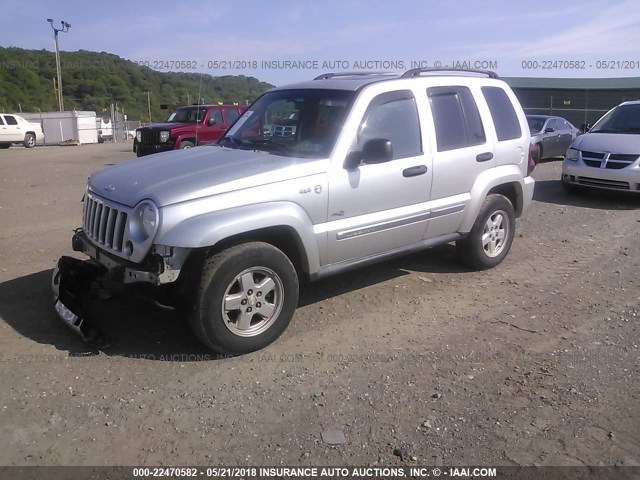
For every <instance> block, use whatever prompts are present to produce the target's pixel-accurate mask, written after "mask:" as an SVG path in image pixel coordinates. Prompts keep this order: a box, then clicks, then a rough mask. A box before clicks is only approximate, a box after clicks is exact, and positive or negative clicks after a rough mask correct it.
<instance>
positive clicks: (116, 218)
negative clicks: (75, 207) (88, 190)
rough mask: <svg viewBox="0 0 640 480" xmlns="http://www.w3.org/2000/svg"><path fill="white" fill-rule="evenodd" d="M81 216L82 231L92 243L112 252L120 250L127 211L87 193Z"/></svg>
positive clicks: (122, 243)
mask: <svg viewBox="0 0 640 480" xmlns="http://www.w3.org/2000/svg"><path fill="white" fill-rule="evenodd" d="M83 217H84V218H83V221H82V225H83V227H84V232H85V234H86V235H87V236H88V237H89V238H90V239H91V240H92V241H93V242H94V243H96V244H99V245H102V246H104V247H105V248H106V249H108V250H111V251H114V252H122V247H123V245H124V236H125V230H126V226H127V212H125V211H123V210H121V209H120V208H118V207H116V206H113V205H108V204H106V203H105V202H104V201H102V200H98V199H97V198H95V197H93V196H91V195H90V194H87V195H86V196H85V204H84V207H83Z"/></svg>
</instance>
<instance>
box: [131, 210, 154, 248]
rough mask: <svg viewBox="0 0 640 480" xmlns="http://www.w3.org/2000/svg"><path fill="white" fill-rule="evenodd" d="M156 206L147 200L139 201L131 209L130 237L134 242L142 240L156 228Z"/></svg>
mask: <svg viewBox="0 0 640 480" xmlns="http://www.w3.org/2000/svg"><path fill="white" fill-rule="evenodd" d="M158 218H159V215H158V208H157V207H156V206H155V205H154V204H153V203H151V202H150V201H149V200H145V201H143V202H141V203H139V204H138V205H137V206H136V208H135V209H134V210H133V218H132V219H131V223H130V224H129V231H130V234H131V237H132V239H133V240H135V241H136V242H144V241H145V240H146V239H148V238H149V237H150V236H152V235H154V234H155V233H156V230H157V229H158Z"/></svg>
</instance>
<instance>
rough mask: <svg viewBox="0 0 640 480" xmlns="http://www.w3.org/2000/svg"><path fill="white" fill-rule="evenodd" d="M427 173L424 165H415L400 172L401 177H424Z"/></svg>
mask: <svg viewBox="0 0 640 480" xmlns="http://www.w3.org/2000/svg"><path fill="white" fill-rule="evenodd" d="M425 173H427V166H426V165H416V166H415V167H409V168H405V169H404V170H403V171H402V176H403V177H417V176H418V175H424V174H425Z"/></svg>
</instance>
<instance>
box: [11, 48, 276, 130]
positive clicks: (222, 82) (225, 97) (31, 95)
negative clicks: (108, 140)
mask: <svg viewBox="0 0 640 480" xmlns="http://www.w3.org/2000/svg"><path fill="white" fill-rule="evenodd" d="M60 64H61V66H62V92H63V95H64V108H65V110H74V109H75V110H89V111H95V112H96V113H97V114H98V115H108V114H109V106H110V105H111V104H116V103H117V105H118V109H119V111H121V112H122V111H124V113H125V114H127V116H128V118H129V119H131V120H141V121H143V122H145V121H148V120H149V112H148V100H150V102H149V103H150V104H151V119H152V121H154V122H155V121H161V120H164V119H165V118H166V117H167V115H168V112H167V110H164V109H162V108H161V105H169V106H171V105H176V104H188V103H198V101H199V99H200V100H201V101H204V102H205V103H218V102H223V103H240V104H245V103H246V102H252V101H253V100H254V99H255V98H256V97H258V96H259V95H260V94H262V93H263V92H265V91H266V90H268V89H270V88H272V87H273V85H270V84H268V83H265V82H261V81H259V80H258V79H257V78H254V77H247V76H244V75H225V76H219V77H214V76H211V75H208V74H201V73H195V72H194V73H182V72H160V71H157V70H153V69H152V68H150V67H147V66H145V65H140V64H138V63H135V62H132V61H129V60H125V59H123V58H121V57H119V56H117V55H113V54H110V53H107V52H99V53H98V52H90V51H87V50H79V51H77V52H60ZM55 77H56V63H55V54H54V53H53V52H50V51H47V50H27V49H22V48H13V47H10V48H3V47H0V111H4V112H14V113H15V112H19V111H23V112H37V111H43V112H46V111H55V110H57V109H58V105H57V97H56V93H55V88H56V85H55V80H54V79H55ZM147 92H149V93H148V94H147Z"/></svg>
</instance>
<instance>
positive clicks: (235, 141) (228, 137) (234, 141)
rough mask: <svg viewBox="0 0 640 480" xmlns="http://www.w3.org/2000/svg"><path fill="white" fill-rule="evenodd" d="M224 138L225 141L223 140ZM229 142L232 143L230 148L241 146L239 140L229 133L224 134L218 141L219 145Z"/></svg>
mask: <svg viewBox="0 0 640 480" xmlns="http://www.w3.org/2000/svg"><path fill="white" fill-rule="evenodd" d="M225 140H226V142H225ZM223 142H225V143H230V144H231V145H232V147H231V148H241V146H242V142H241V141H240V140H238V139H237V138H234V137H232V136H231V135H225V136H224V137H222V138H221V139H220V142H218V143H219V144H220V145H222V143H223Z"/></svg>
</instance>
